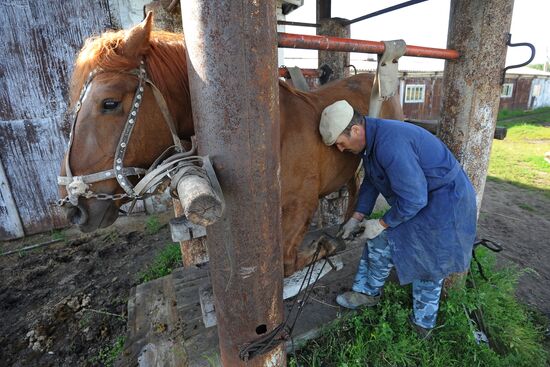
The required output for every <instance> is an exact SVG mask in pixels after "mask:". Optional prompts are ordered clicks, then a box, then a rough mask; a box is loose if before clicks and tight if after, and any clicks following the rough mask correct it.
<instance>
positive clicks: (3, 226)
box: [0, 0, 111, 239]
mask: <svg viewBox="0 0 550 367" xmlns="http://www.w3.org/2000/svg"><path fill="white" fill-rule="evenodd" d="M110 22H111V21H110V17H109V5H108V0H98V1H85V0H72V1H47V2H46V1H40V0H19V1H3V2H0V24H1V26H0V39H1V40H2V42H1V43H0V163H1V165H2V166H3V168H4V170H3V171H4V173H5V174H4V175H0V186H1V187H2V190H0V216H1V219H0V239H9V238H14V237H20V236H21V235H22V234H23V233H21V231H20V230H18V228H17V227H18V226H17V222H18V221H19V219H20V223H22V227H23V231H24V234H27V235H28V234H32V233H37V232H42V231H46V230H50V229H52V228H56V227H60V226H63V225H64V224H65V221H64V219H63V217H62V216H61V212H60V211H59V210H58V209H57V208H54V207H52V205H51V203H52V202H54V201H55V200H56V199H57V184H56V176H57V173H58V170H59V162H60V161H61V157H62V154H63V152H64V150H65V146H66V141H67V139H66V137H65V136H64V134H63V133H62V126H63V124H64V121H65V111H66V108H67V95H68V89H67V88H68V82H69V78H70V73H71V71H72V64H73V60H74V57H75V55H76V53H77V52H78V50H79V49H80V48H81V46H82V42H83V40H84V39H85V38H87V37H89V36H90V35H93V34H99V33H100V32H102V31H103V30H105V29H106V28H110V27H111V23H110ZM9 192H11V196H12V197H13V200H12V202H13V203H15V207H16V210H15V211H14V209H13V207H11V206H10V198H9V197H8V196H9V195H8V193H9ZM10 207H11V209H9V208H10Z"/></svg>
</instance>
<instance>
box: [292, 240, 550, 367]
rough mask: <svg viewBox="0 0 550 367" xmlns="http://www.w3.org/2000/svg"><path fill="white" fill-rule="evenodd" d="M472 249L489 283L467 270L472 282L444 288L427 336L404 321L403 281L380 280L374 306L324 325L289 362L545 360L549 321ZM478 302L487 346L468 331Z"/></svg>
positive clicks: (489, 257)
mask: <svg viewBox="0 0 550 367" xmlns="http://www.w3.org/2000/svg"><path fill="white" fill-rule="evenodd" d="M477 251H478V255H479V256H478V257H479V258H480V260H481V261H482V263H483V266H484V269H485V273H486V275H488V278H489V282H486V281H484V280H482V279H481V278H480V276H479V274H478V273H477V271H475V270H474V279H475V283H476V286H477V287H475V288H472V287H463V288H454V289H450V290H449V293H448V296H447V298H446V300H444V301H442V302H441V308H440V313H439V321H438V325H439V326H438V327H437V329H436V331H435V334H434V336H433V337H432V339H431V340H427V341H426V340H421V339H419V338H418V337H417V336H416V334H415V333H414V332H413V331H412V330H411V328H410V327H409V326H408V324H407V317H408V315H409V313H410V312H411V289H410V287H408V286H407V287H402V286H399V285H396V284H387V285H386V287H385V291H384V296H383V299H382V302H381V304H380V305H378V306H377V307H374V308H368V309H365V310H362V311H360V312H358V313H351V314H348V315H346V316H344V317H343V318H342V319H340V320H338V321H336V322H334V323H333V324H331V325H330V326H328V327H327V328H326V329H325V330H324V332H323V334H322V336H321V337H320V338H317V339H315V340H312V341H310V342H308V343H307V344H306V345H305V346H304V347H303V348H302V349H300V350H298V351H297V360H296V359H294V358H293V357H289V366H310V367H315V366H327V367H330V366H340V367H352V366H354V367H355V366H356V367H360V366H361V367H363V366H400V367H405V366H426V367H428V366H429V367H438V366H441V367H443V366H444V367H453V366H457V367H458V366H460V367H463V366H494V367H501V366H502V367H505V366H507V367H508V366H509V367H512V366H513V367H521V366H526V367H539V366H540V367H542V366H547V365H548V362H550V360H549V358H548V354H547V352H546V351H545V350H544V347H543V346H542V340H543V331H542V330H544V329H545V328H546V327H547V324H548V320H546V319H541V318H540V316H538V315H537V316H536V317H535V315H533V314H531V313H530V312H529V311H528V310H526V309H525V308H524V307H523V306H522V305H521V304H519V303H518V302H517V301H516V300H515V298H514V289H515V286H516V283H517V279H518V277H519V275H520V272H518V271H517V270H513V269H509V268H508V269H504V270H501V271H494V261H495V257H494V255H493V254H490V253H488V251H487V250H486V249H484V248H480V249H479V250H477ZM480 308H481V309H482V310H483V314H484V321H485V323H486V325H487V328H488V335H489V339H490V340H491V345H492V347H489V346H487V345H485V344H477V343H476V342H475V339H474V337H473V334H472V330H473V329H472V328H473V325H474V324H473V322H472V321H470V316H469V315H470V314H471V313H472V311H473V310H476V309H480ZM537 317H538V318H537Z"/></svg>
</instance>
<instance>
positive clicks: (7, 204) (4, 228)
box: [0, 161, 25, 239]
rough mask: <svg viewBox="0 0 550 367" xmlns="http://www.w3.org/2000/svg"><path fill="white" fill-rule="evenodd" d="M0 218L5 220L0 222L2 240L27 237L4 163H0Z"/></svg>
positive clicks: (0, 237)
mask: <svg viewBox="0 0 550 367" xmlns="http://www.w3.org/2000/svg"><path fill="white" fill-rule="evenodd" d="M0 216H1V217H2V218H5V219H4V220H2V221H1V222H0V239H2V238H20V237H23V236H25V232H24V231H23V223H21V218H19V212H18V211H17V206H16V205H15V201H14V200H13V196H12V194H11V189H10V185H9V182H8V178H7V177H6V173H5V171H4V166H3V164H2V161H0Z"/></svg>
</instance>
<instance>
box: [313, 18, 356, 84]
mask: <svg viewBox="0 0 550 367" xmlns="http://www.w3.org/2000/svg"><path fill="white" fill-rule="evenodd" d="M346 21H347V19H342V18H331V19H327V18H325V19H323V18H321V19H319V20H318V21H317V22H318V23H319V24H320V25H321V26H320V27H319V28H317V34H318V35H322V36H332V37H339V38H349V37H350V35H351V32H350V26H349V25H345V24H344V22H346ZM349 64H350V59H349V52H337V51H323V50H319V65H318V67H319V68H320V67H321V66H322V65H328V66H329V67H330V68H331V69H332V71H333V72H334V73H333V74H332V75H331V76H330V78H329V81H330V80H338V79H342V78H345V77H348V76H349V66H348V65H349Z"/></svg>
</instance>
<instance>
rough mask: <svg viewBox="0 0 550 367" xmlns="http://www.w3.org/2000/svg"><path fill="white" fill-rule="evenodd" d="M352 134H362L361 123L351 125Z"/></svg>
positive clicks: (355, 135)
mask: <svg viewBox="0 0 550 367" xmlns="http://www.w3.org/2000/svg"><path fill="white" fill-rule="evenodd" d="M350 135H351V136H353V137H357V136H359V135H361V126H360V125H353V126H352V127H351V134H350Z"/></svg>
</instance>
